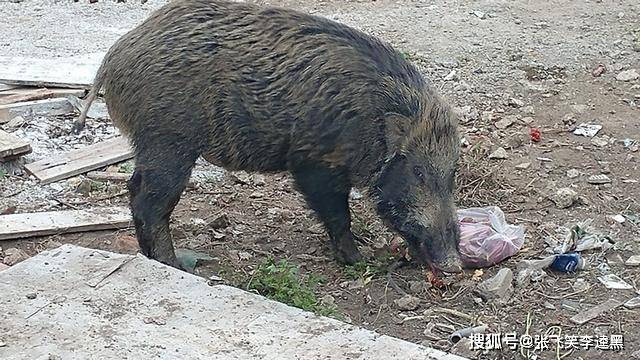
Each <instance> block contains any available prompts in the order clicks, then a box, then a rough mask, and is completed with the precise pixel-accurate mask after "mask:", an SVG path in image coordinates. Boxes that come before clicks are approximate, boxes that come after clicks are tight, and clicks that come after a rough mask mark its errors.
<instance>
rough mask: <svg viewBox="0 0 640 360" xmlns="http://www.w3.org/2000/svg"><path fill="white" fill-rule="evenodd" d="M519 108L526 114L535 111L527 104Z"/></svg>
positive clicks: (531, 113)
mask: <svg viewBox="0 0 640 360" xmlns="http://www.w3.org/2000/svg"><path fill="white" fill-rule="evenodd" d="M520 110H521V111H522V112H523V113H525V114H528V115H533V114H535V113H536V111H535V110H534V109H533V106H531V105H529V106H524V107H522V108H520Z"/></svg>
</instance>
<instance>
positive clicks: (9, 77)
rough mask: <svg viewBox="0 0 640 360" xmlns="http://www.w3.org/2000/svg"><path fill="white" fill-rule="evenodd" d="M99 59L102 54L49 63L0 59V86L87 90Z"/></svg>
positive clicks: (48, 60) (56, 60)
mask: <svg viewBox="0 0 640 360" xmlns="http://www.w3.org/2000/svg"><path fill="white" fill-rule="evenodd" d="M103 57H104V53H94V54H87V55H83V56H74V57H66V58H65V57H61V58H51V59H38V58H29V57H13V56H0V83H3V84H8V85H30V86H51V87H63V88H69V87H70V88H78V87H79V88H89V87H91V84H92V83H93V78H94V77H95V75H96V72H97V71H98V68H99V67H100V63H101V62H102V58H103Z"/></svg>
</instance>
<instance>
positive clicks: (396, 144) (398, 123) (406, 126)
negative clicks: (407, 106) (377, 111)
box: [384, 113, 411, 154]
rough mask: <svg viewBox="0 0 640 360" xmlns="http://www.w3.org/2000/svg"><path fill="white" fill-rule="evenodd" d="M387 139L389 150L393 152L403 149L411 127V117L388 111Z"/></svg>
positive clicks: (386, 118)
mask: <svg viewBox="0 0 640 360" xmlns="http://www.w3.org/2000/svg"><path fill="white" fill-rule="evenodd" d="M384 126H385V130H384V131H385V140H386V141H387V151H389V153H390V154H393V153H395V152H398V151H400V152H401V151H402V150H403V145H404V142H405V139H406V138H407V135H408V134H409V130H410V129H411V119H409V118H408V117H406V116H404V115H400V114H397V113H386V114H385V116H384Z"/></svg>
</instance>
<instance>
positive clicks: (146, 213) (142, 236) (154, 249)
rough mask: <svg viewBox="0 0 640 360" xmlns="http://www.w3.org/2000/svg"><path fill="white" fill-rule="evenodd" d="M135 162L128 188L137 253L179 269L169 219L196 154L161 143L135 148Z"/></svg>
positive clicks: (176, 144) (187, 149)
mask: <svg viewBox="0 0 640 360" xmlns="http://www.w3.org/2000/svg"><path fill="white" fill-rule="evenodd" d="M160 143H162V142H160ZM135 158H136V168H135V171H134V173H133V176H132V177H131V179H130V180H129V182H128V188H129V194H130V201H131V212H132V213H133V220H134V223H135V227H136V236H137V238H138V244H139V245H140V250H141V252H142V253H143V254H144V255H146V256H147V257H149V258H151V259H155V260H158V261H160V262H162V263H164V264H167V265H170V266H173V267H177V268H180V266H179V264H178V262H177V260H176V255H175V251H174V248H173V242H172V241H171V234H170V232H169V218H170V216H171V213H172V212H173V209H174V208H175V206H176V204H177V203H178V200H180V195H181V194H182V191H183V190H184V188H185V187H186V185H187V182H188V181H189V176H190V175H191V170H192V169H193V166H194V165H195V161H196V159H197V158H198V153H197V152H196V151H191V150H190V149H189V147H188V146H184V147H181V146H180V145H179V143H178V142H174V143H170V142H164V143H163V146H162V148H156V147H151V148H141V147H140V146H138V147H137V148H136V156H135Z"/></svg>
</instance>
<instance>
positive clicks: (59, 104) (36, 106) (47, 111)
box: [0, 98, 73, 121]
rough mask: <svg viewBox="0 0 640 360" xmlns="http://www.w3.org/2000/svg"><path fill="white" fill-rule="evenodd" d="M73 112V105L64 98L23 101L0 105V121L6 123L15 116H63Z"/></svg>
mask: <svg viewBox="0 0 640 360" xmlns="http://www.w3.org/2000/svg"><path fill="white" fill-rule="evenodd" d="M72 112H73V105H71V103H70V102H69V100H67V99H65V98H55V99H44V100H33V101H25V102H19V103H13V104H6V105H0V121H3V120H4V121H8V120H11V119H13V118H14V117H16V116H22V117H25V118H26V117H29V116H38V115H42V116H44V115H49V116H55V115H64V114H69V113H72Z"/></svg>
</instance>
